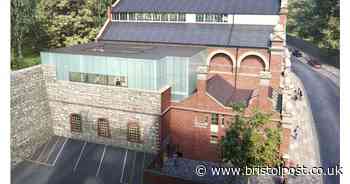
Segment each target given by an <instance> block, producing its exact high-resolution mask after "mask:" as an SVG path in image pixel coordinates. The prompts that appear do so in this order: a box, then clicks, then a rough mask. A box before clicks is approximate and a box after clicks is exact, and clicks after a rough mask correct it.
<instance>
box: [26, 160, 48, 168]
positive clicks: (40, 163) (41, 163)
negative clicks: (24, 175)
mask: <svg viewBox="0 0 350 184" xmlns="http://www.w3.org/2000/svg"><path fill="white" fill-rule="evenodd" d="M24 160H26V161H28V162H31V163H34V164H39V165H44V166H48V167H53V165H52V164H48V163H44V162H39V161H35V160H30V159H24Z"/></svg>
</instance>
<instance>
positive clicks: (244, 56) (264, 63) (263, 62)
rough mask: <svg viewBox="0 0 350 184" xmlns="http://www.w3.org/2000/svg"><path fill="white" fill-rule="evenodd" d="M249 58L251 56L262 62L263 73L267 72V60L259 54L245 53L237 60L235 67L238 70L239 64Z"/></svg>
mask: <svg viewBox="0 0 350 184" xmlns="http://www.w3.org/2000/svg"><path fill="white" fill-rule="evenodd" d="M249 56H253V57H256V58H258V59H259V60H260V61H261V62H262V64H263V67H264V70H265V71H267V70H268V69H269V67H270V66H269V62H268V60H267V59H266V57H265V56H263V55H262V54H260V53H258V52H246V53H243V54H242V55H241V56H240V57H239V58H238V61H237V67H238V68H239V67H240V66H241V63H242V62H243V61H244V60H245V59H246V58H247V57H249Z"/></svg>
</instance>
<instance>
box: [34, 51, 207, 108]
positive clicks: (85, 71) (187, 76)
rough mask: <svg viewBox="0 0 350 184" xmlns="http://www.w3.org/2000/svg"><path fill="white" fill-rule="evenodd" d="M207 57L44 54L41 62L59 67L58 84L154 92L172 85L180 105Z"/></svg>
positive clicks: (189, 92)
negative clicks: (65, 83)
mask: <svg viewBox="0 0 350 184" xmlns="http://www.w3.org/2000/svg"><path fill="white" fill-rule="evenodd" d="M202 52H203V51H202ZM203 53H204V52H203ZM203 53H201V52H200V53H197V54H196V55H194V56H192V57H175V56H167V57H164V58H161V59H159V60H151V59H136V58H121V57H111V56H91V55H78V54H68V53H54V52H42V53H41V62H42V63H43V64H52V65H55V66H56V76H57V79H58V80H66V81H74V82H85V83H92V84H98V85H110V86H120V87H128V88H133V89H143V90H153V91H158V90H160V89H162V88H163V87H165V86H167V85H170V86H171V88H172V99H173V100H175V101H180V100H182V99H184V98H186V97H187V96H189V95H190V94H192V93H193V91H194V90H195V88H196V78H197V76H196V68H197V67H198V66H199V65H201V64H204V63H203V62H204V61H205V60H203V59H202V56H203ZM203 57H204V56H203Z"/></svg>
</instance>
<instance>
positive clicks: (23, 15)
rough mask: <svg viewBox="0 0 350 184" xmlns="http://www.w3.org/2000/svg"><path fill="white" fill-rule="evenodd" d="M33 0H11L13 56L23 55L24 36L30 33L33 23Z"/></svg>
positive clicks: (34, 3)
mask: <svg viewBox="0 0 350 184" xmlns="http://www.w3.org/2000/svg"><path fill="white" fill-rule="evenodd" d="M35 6H36V2H35V0H11V33H12V36H11V47H12V48H13V49H14V56H17V57H19V58H20V59H21V58H22V57H23V54H22V49H23V44H24V42H25V37H26V36H28V35H29V34H30V33H31V30H32V28H33V27H34V24H35V18H34V14H35V13H34V12H35Z"/></svg>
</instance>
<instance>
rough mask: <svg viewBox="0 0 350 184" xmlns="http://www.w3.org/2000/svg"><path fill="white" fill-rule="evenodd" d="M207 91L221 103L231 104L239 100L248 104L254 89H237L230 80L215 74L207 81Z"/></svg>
mask: <svg viewBox="0 0 350 184" xmlns="http://www.w3.org/2000/svg"><path fill="white" fill-rule="evenodd" d="M207 92H208V93H209V94H210V95H211V96H212V97H214V98H215V99H216V100H218V101H219V102H220V103H221V104H223V105H225V106H230V105H232V103H237V102H243V103H245V104H246V105H247V104H248V100H249V99H250V97H251V95H252V93H253V90H249V89H235V88H234V86H232V85H231V83H230V82H228V81H226V80H225V79H223V78H222V77H221V76H219V75H214V76H213V77H211V78H210V79H209V80H208V81H207Z"/></svg>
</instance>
